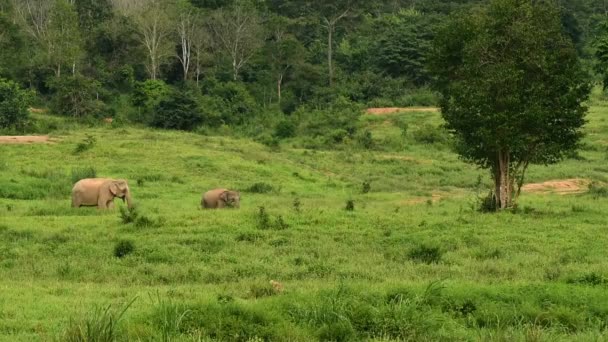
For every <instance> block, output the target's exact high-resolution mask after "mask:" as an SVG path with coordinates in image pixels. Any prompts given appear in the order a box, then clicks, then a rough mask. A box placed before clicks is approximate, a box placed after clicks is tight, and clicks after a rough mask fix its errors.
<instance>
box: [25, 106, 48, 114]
mask: <svg viewBox="0 0 608 342" xmlns="http://www.w3.org/2000/svg"><path fill="white" fill-rule="evenodd" d="M29 110H30V112H31V113H34V114H43V113H46V109H42V108H34V107H30V108H29Z"/></svg>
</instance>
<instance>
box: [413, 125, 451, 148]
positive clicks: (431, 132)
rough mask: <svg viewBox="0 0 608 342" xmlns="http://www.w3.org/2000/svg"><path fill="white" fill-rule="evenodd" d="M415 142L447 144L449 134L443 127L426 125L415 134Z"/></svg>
mask: <svg viewBox="0 0 608 342" xmlns="http://www.w3.org/2000/svg"><path fill="white" fill-rule="evenodd" d="M414 140H416V141H417V142H419V143H422V144H436V143H439V144H440V143H445V142H447V141H448V133H447V132H446V131H445V130H444V129H442V128H441V127H436V126H433V125H431V124H424V125H423V126H422V127H420V128H419V129H418V130H417V131H415V132H414Z"/></svg>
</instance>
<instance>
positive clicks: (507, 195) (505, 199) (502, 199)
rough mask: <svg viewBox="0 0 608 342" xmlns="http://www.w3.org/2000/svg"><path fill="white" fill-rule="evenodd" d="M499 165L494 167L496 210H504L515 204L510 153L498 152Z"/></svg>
mask: <svg viewBox="0 0 608 342" xmlns="http://www.w3.org/2000/svg"><path fill="white" fill-rule="evenodd" d="M497 157H498V163H497V165H496V166H495V167H494V186H495V196H496V197H495V199H494V200H495V203H496V209H499V210H504V209H507V208H510V207H511V206H512V204H513V180H512V179H511V175H510V172H509V171H510V170H509V169H510V165H509V164H510V153H509V152H508V151H499V152H498V155H497Z"/></svg>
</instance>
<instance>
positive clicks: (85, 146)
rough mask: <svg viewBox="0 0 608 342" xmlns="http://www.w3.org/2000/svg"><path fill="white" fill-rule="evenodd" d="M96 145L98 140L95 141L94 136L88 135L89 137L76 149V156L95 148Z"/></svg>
mask: <svg viewBox="0 0 608 342" xmlns="http://www.w3.org/2000/svg"><path fill="white" fill-rule="evenodd" d="M95 143H97V139H95V137H94V136H92V135H90V134H87V137H86V138H84V140H83V141H82V142H79V143H78V145H76V148H75V149H74V154H78V153H82V152H84V151H88V150H90V149H92V148H93V146H95Z"/></svg>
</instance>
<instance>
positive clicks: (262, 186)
mask: <svg viewBox="0 0 608 342" xmlns="http://www.w3.org/2000/svg"><path fill="white" fill-rule="evenodd" d="M273 191H275V188H274V187H273V186H272V185H270V184H268V183H264V182H259V183H254V184H252V185H251V186H250V187H248V188H247V189H245V192H251V193H254V194H266V193H269V192H273Z"/></svg>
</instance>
